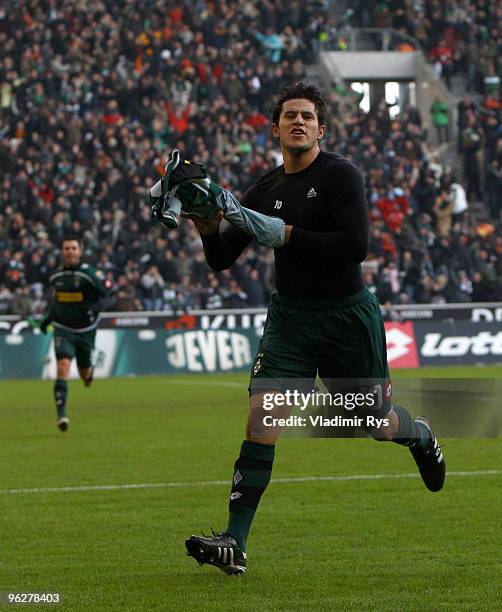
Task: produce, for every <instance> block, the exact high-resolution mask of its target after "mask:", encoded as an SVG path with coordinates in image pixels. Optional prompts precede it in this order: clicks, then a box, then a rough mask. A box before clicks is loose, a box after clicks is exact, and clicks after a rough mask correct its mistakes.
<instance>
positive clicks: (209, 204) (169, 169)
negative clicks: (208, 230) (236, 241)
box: [150, 149, 222, 229]
mask: <svg viewBox="0 0 502 612" xmlns="http://www.w3.org/2000/svg"><path fill="white" fill-rule="evenodd" d="M221 191H222V190H221V187H220V186H219V185H217V184H216V183H214V182H213V181H212V180H211V179H210V178H209V176H208V174H207V171H206V166H205V165H204V164H200V163H198V162H193V161H188V160H186V159H182V157H181V155H180V152H179V151H178V150H177V149H175V150H174V151H171V153H170V154H169V158H168V161H167V164H166V172H165V175H164V177H163V178H162V179H161V180H160V181H158V182H157V183H156V184H155V185H154V186H153V187H152V189H151V190H150V201H151V204H152V211H151V216H152V219H153V220H154V221H157V222H159V223H162V225H164V226H165V227H167V228H168V229H171V228H175V227H177V226H178V216H179V215H180V214H182V216H185V217H198V218H200V219H203V218H210V217H214V215H215V213H216V212H217V211H218V210H219V209H220V207H219V206H218V204H217V203H216V197H217V196H218V195H219V194H220V193H221Z"/></svg>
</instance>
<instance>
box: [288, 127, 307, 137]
mask: <svg viewBox="0 0 502 612" xmlns="http://www.w3.org/2000/svg"><path fill="white" fill-rule="evenodd" d="M290 133H291V135H292V136H305V132H304V131H303V130H299V129H295V130H291V132H290Z"/></svg>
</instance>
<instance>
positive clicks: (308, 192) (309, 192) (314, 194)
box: [307, 187, 317, 198]
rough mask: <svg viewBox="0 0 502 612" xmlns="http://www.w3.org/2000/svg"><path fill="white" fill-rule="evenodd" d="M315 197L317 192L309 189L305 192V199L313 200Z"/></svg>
mask: <svg viewBox="0 0 502 612" xmlns="http://www.w3.org/2000/svg"><path fill="white" fill-rule="evenodd" d="M316 196H317V191H316V190H315V189H314V188H313V187H311V188H310V189H309V190H308V191H307V198H315V197H316Z"/></svg>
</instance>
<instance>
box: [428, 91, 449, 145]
mask: <svg viewBox="0 0 502 612" xmlns="http://www.w3.org/2000/svg"><path fill="white" fill-rule="evenodd" d="M431 116H432V123H433V125H434V127H435V128H436V132H437V135H438V142H439V144H440V145H441V144H443V143H444V142H448V140H450V133H449V128H448V125H449V122H450V119H449V116H448V105H447V104H446V102H444V101H443V100H441V99H440V98H439V97H436V99H435V101H434V104H433V105H432V106H431Z"/></svg>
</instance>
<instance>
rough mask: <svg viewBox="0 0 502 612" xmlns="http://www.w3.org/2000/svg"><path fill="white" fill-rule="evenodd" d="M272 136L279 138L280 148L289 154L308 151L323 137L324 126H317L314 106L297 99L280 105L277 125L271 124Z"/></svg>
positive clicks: (311, 103) (307, 101)
mask: <svg viewBox="0 0 502 612" xmlns="http://www.w3.org/2000/svg"><path fill="white" fill-rule="evenodd" d="M272 134H273V135H274V136H275V137H276V138H279V141H280V143H281V147H284V148H286V149H288V150H289V151H290V152H291V153H302V152H304V151H310V150H311V149H312V148H313V147H315V146H316V144H317V142H318V140H320V139H321V138H322V137H323V136H324V125H319V120H318V118H317V113H316V110H315V104H314V103H313V102H311V101H310V100H304V99H303V98H298V99H294V100H286V102H284V104H283V105H282V110H281V114H280V116H279V124H278V125H277V124H275V123H274V124H273V126H272Z"/></svg>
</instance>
